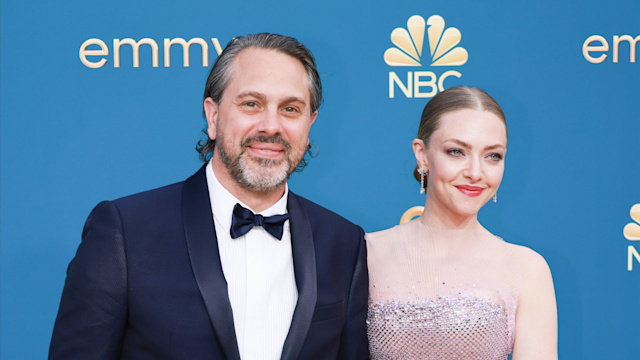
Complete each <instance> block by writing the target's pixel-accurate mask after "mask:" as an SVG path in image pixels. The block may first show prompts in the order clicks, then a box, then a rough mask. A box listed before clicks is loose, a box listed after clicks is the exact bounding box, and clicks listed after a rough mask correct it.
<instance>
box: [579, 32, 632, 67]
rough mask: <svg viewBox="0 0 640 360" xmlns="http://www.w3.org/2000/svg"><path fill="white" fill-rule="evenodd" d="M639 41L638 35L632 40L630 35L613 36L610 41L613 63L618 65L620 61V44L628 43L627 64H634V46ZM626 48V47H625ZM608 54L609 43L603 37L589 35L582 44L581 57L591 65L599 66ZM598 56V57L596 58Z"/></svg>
mask: <svg viewBox="0 0 640 360" xmlns="http://www.w3.org/2000/svg"><path fill="white" fill-rule="evenodd" d="M638 41H640V35H638V36H636V37H635V38H633V37H632V36H631V35H622V36H618V35H614V36H613V39H612V41H611V43H612V45H613V50H612V51H611V52H612V55H613V56H612V57H613V62H614V63H618V61H619V60H620V43H622V42H627V43H629V62H630V63H635V62H636V45H637V44H638ZM625 47H626V46H625ZM608 52H609V42H608V41H607V39H605V38H604V36H601V35H591V36H589V37H588V38H587V40H585V41H584V43H583V44H582V56H584V58H585V60H587V61H588V62H590V63H592V64H600V63H602V62H604V61H605V60H606V59H607V57H608V56H609V55H608V54H607V53H608ZM596 55H599V56H596Z"/></svg>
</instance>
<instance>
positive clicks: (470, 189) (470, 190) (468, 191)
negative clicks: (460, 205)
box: [456, 185, 484, 197]
mask: <svg viewBox="0 0 640 360" xmlns="http://www.w3.org/2000/svg"><path fill="white" fill-rule="evenodd" d="M456 188H457V189H458V190H459V191H460V192H461V193H463V194H465V195H467V196H471V197H476V196H480V194H482V191H483V190H484V188H482V187H480V186H471V185H456Z"/></svg>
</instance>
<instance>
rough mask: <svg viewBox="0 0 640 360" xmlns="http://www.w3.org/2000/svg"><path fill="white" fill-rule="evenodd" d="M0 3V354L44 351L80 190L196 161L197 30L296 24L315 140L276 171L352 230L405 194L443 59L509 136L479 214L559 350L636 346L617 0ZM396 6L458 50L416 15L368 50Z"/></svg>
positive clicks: (629, 3)
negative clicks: (545, 317)
mask: <svg viewBox="0 0 640 360" xmlns="http://www.w3.org/2000/svg"><path fill="white" fill-rule="evenodd" d="M570 3H573V4H570ZM0 10H1V12H0V37H1V38H0V56H1V62H0V76H1V81H0V119H1V128H0V133H1V141H0V156H1V169H0V180H1V189H0V196H1V199H0V206H1V207H0V228H1V230H0V241H1V243H0V246H1V248H0V249H1V253H0V262H1V265H0V276H1V278H0V280H1V282H0V291H1V292H0V295H1V298H0V306H1V309H0V320H1V326H0V357H1V358H2V359H7V360H9V359H42V358H45V357H46V353H47V349H48V343H49V339H50V336H51V331H52V328H53V322H54V319H55V315H56V311H57V307H58V303H59V299H60V294H61V291H62V286H63V282H64V278H65V271H66V267H67V264H68V263H69V261H70V260H71V258H72V257H73V255H74V253H75V250H76V248H77V246H78V244H79V242H80V233H81V229H82V225H83V223H84V220H85V218H86V216H87V215H88V213H89V211H90V210H91V208H92V207H93V206H94V205H95V204H97V203H98V202H99V201H101V200H103V199H114V198H117V197H121V196H124V195H127V194H131V193H134V192H139V191H142V190H146V189H151V188H154V187H158V186H161V185H165V184H168V183H172V182H177V181H181V180H183V179H185V178H186V177H188V176H189V175H191V174H192V173H193V172H195V171H196V170H197V168H198V167H199V166H200V163H199V160H198V158H197V153H196V152H195V150H194V146H195V144H196V141H197V140H198V139H200V138H201V136H202V134H201V132H200V131H201V129H202V128H203V127H204V125H205V121H204V119H203V118H202V116H201V106H202V92H203V89H204V82H205V79H206V76H207V74H208V69H209V67H210V65H211V64H212V63H213V61H215V59H216V57H217V52H216V47H215V45H214V44H215V43H216V41H218V42H219V43H220V44H221V45H222V47H224V45H226V43H227V42H228V41H229V40H230V39H231V38H232V37H233V36H236V35H240V34H246V33H254V32H262V31H268V32H276V33H282V34H286V35H291V36H294V37H296V38H298V39H299V40H300V41H302V42H303V43H305V44H306V45H307V46H308V47H309V48H310V49H311V50H312V51H313V52H314V54H315V56H316V58H317V62H318V66H319V70H320V73H321V78H322V82H323V85H324V90H325V103H324V105H323V106H322V107H321V109H320V114H319V116H318V120H317V121H316V123H315V124H314V125H313V127H312V130H311V140H312V142H314V143H315V144H317V146H318V148H319V155H318V156H317V157H316V158H314V159H312V160H311V163H310V165H309V166H308V167H307V168H306V169H305V170H304V171H303V172H302V173H299V174H294V175H293V177H292V179H291V181H290V186H291V188H292V189H293V190H294V191H296V192H297V193H298V194H301V195H303V196H306V197H309V198H311V199H314V200H316V201H317V202H319V203H321V204H322V205H325V206H327V207H329V208H331V209H333V210H335V211H337V212H338V213H340V214H342V215H344V216H345V217H347V218H349V219H351V220H352V221H354V222H356V223H358V224H360V225H362V226H363V227H364V228H365V230H367V231H375V230H380V229H383V228H387V227H390V226H392V225H394V224H396V223H398V221H399V219H400V216H401V215H402V213H403V212H404V211H405V210H407V209H408V208H410V207H412V206H414V205H423V204H424V196H423V195H422V196H421V195H419V194H418V184H417V183H416V182H415V180H414V179H413V178H412V175H411V171H412V169H413V166H414V158H413V154H412V151H411V140H412V139H413V138H414V136H415V133H416V131H417V126H418V122H419V117H420V113H421V111H422V108H423V106H424V104H425V103H426V102H427V101H428V97H420V96H424V94H427V95H429V94H428V93H429V92H431V91H432V90H433V86H432V85H431V82H432V81H434V82H433V83H435V84H437V82H438V81H439V80H440V79H441V78H442V76H443V74H445V72H447V71H455V72H457V74H459V75H460V77H459V78H458V77H457V76H449V77H446V78H445V79H444V80H443V86H444V87H450V86H454V85H458V84H466V85H472V86H479V87H481V88H483V89H485V90H486V91H487V92H489V93H490V94H491V95H493V96H494V97H495V98H496V99H497V100H498V102H499V103H500V104H501V105H502V107H503V109H504V111H505V113H506V116H507V122H508V126H509V151H508V155H507V158H506V172H505V177H504V181H503V184H502V186H501V188H500V192H499V201H498V203H497V204H493V203H489V204H488V205H487V206H486V207H485V208H484V209H483V210H482V211H481V221H482V222H483V224H484V225H485V226H486V227H487V228H488V229H490V230H491V231H493V232H494V233H496V234H498V235H500V236H501V237H503V238H504V239H506V240H507V241H510V242H514V243H518V244H522V245H526V246H529V247H531V248H533V249H535V250H536V251H538V252H539V253H541V254H542V255H543V256H544V257H545V258H546V259H547V261H548V262H549V265H550V266H551V269H552V272H553V275H554V280H555V286H556V292H557V298H558V310H559V335H560V336H559V347H560V357H561V358H563V359H605V358H607V359H639V358H640V350H638V349H639V348H638V340H639V339H640V256H638V257H635V255H634V251H639V252H640V242H638V241H635V242H634V241H630V240H627V239H626V238H625V236H623V230H622V229H623V228H624V227H625V225H627V224H628V223H635V222H637V221H640V219H638V218H637V216H636V219H635V221H634V220H633V219H632V218H631V217H630V214H629V212H630V209H631V207H632V205H634V204H636V203H640V184H639V182H640V64H639V63H640V49H639V46H638V45H637V41H638V40H640V38H638V36H639V35H640V2H638V1H637V0H610V1H582V2H557V1H551V0H540V1H536V2H529V3H526V4H520V2H507V1H505V2H498V1H471V0H461V1H455V2H454V1H408V0H397V1H393V2H383V1H373V2H372V1H359V2H343V1H333V0H328V1H323V2H306V1H272V2H264V1H258V0H246V1H226V2H222V1H211V0H209V1H205V0H197V1H190V2H188V3H182V2H174V1H171V2H170V1H160V2H158V1H149V0H144V1H136V2H129V1H124V0H113V1H109V2H95V3H91V2H86V1H76V0H70V1H65V2H49V1H8V0H6V1H5V0H0ZM413 15H419V16H421V17H422V18H423V19H425V20H428V19H429V18H430V17H431V16H433V15H439V16H440V17H441V18H442V19H443V20H444V21H445V28H451V27H453V28H457V29H458V30H459V31H460V33H461V40H460V42H459V43H458V44H457V45H456V46H457V47H460V48H463V49H464V50H465V51H466V53H467V60H466V62H465V63H464V64H463V65H445V66H434V65H432V60H433V59H432V58H431V56H430V53H429V50H428V49H429V45H428V44H429V41H428V38H429V35H428V34H426V35H425V36H424V41H425V45H424V49H425V51H424V52H423V53H422V54H421V56H419V59H417V60H419V61H418V63H419V65H414V66H391V65H388V64H387V63H386V62H385V60H384V53H385V51H387V49H389V48H392V47H395V45H394V43H393V42H392V41H391V39H390V36H391V33H392V31H393V30H394V29H396V28H406V27H407V20H408V19H409V18H410V17H411V16H413ZM594 35H596V37H592V36H594ZM624 35H629V37H624ZM127 38H130V39H133V40H135V41H140V40H141V39H144V38H148V39H151V40H152V41H151V40H149V41H147V42H148V43H155V44H157V47H158V50H157V51H158V55H157V59H158V66H157V67H154V66H153V60H154V54H153V51H152V46H151V45H148V44H147V45H141V46H140V48H139V56H140V57H139V66H138V67H134V66H133V63H134V61H133V58H134V55H135V53H136V51H135V50H134V49H133V48H132V46H130V45H126V44H125V45H121V46H116V45H114V39H117V40H119V41H121V42H122V41H124V40H123V39H127ZM176 38H182V39H185V40H187V41H188V40H190V39H194V38H201V39H203V41H204V42H206V44H207V54H208V59H207V64H206V65H207V66H202V50H201V46H200V45H192V46H191V48H190V49H191V50H190V52H189V53H190V64H189V66H184V65H183V57H182V56H183V53H182V50H181V49H182V47H181V46H180V45H173V46H171V47H170V50H169V56H170V59H171V61H170V66H165V61H166V60H167V58H168V57H167V56H165V48H166V47H167V46H166V45H165V43H164V39H176ZM212 38H214V39H216V40H213V41H212ZM89 39H97V40H101V41H102V42H104V47H101V45H99V41H97V40H91V41H90V43H92V44H93V45H88V46H87V47H86V49H85V50H87V51H88V52H85V53H84V55H82V54H81V48H82V46H83V44H85V42H86V41H87V40H89ZM116 42H117V41H116ZM87 44H89V43H86V45H87ZM118 49H119V51H117V50H118ZM100 54H102V55H100ZM603 55H605V56H604V57H603ZM83 58H84V59H86V60H85V62H83V61H82V59H83ZM101 59H105V60H106V61H105V62H103V64H102V65H101V66H98V65H100V64H101V62H100V60H101ZM117 59H119V60H120V66H119V67H116V66H115V65H116V60H117ZM87 64H88V65H89V66H87ZM391 72H393V74H394V75H390V73H391ZM409 72H411V74H409ZM449 74H450V73H449ZM408 75H409V76H410V78H411V79H412V82H413V84H412V86H408V77H407V76H408ZM394 76H395V77H397V79H399V81H396V80H392V82H391V87H392V88H393V90H394V97H393V98H391V97H390V80H389V79H390V78H393V77H394ZM435 79H438V80H435ZM415 80H418V87H417V88H415V87H414V86H415V85H416V84H415ZM402 86H404V87H406V89H405V91H403V90H402ZM409 92H410V93H409ZM408 95H411V97H408Z"/></svg>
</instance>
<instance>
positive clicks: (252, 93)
mask: <svg viewBox="0 0 640 360" xmlns="http://www.w3.org/2000/svg"><path fill="white" fill-rule="evenodd" d="M248 97H253V98H257V99H260V100H264V99H265V98H266V96H265V95H264V94H262V93H259V92H257V91H246V92H243V93H240V94H238V95H236V99H244V98H248Z"/></svg>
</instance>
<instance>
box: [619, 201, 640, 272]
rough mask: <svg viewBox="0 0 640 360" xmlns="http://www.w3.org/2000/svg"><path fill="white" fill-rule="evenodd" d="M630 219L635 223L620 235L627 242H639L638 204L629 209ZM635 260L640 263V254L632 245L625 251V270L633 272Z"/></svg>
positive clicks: (639, 211)
mask: <svg viewBox="0 0 640 360" xmlns="http://www.w3.org/2000/svg"><path fill="white" fill-rule="evenodd" d="M629 213H630V214H631V219H633V221H635V222H630V223H628V224H627V225H625V227H624V229H622V234H623V235H624V237H625V238H626V239H627V240H629V241H640V204H635V205H633V206H632V207H631V211H629ZM634 258H635V259H636V261H637V262H638V263H640V253H638V250H636V248H635V247H634V246H633V245H629V247H628V250H627V270H629V271H631V270H633V259H634Z"/></svg>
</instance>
